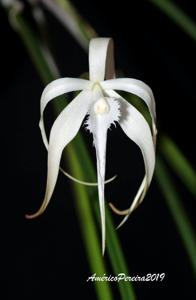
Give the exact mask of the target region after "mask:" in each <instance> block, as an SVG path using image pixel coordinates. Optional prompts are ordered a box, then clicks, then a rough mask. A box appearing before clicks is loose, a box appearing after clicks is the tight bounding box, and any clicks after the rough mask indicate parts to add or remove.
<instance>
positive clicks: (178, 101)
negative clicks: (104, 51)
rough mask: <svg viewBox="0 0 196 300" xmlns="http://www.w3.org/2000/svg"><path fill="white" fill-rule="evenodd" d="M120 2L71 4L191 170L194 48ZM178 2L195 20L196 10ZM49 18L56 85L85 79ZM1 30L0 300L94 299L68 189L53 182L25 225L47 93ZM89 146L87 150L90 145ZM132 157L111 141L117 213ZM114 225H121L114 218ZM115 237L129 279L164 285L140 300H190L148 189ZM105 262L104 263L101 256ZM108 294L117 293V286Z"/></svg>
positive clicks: (178, 33)
mask: <svg viewBox="0 0 196 300" xmlns="http://www.w3.org/2000/svg"><path fill="white" fill-rule="evenodd" d="M127 2H128V1H120V3H119V2H117V1H113V3H112V4H111V5H106V3H107V4H108V2H106V1H103V0H99V1H93V3H92V1H79V0H78V1H73V3H74V4H75V5H76V7H77V8H78V9H79V11H80V12H81V14H82V15H83V16H84V17H85V18H86V19H87V20H88V21H89V22H90V23H91V24H92V26H93V27H94V28H95V29H96V31H97V32H98V34H99V35H100V36H112V37H113V38H114V42H115V57H116V65H117V69H118V70H120V71H123V73H124V74H125V76H126V77H133V78H138V79H141V80H143V81H144V82H146V83H147V84H149V86H151V88H152V90H153V92H154V94H155V98H156V103H157V114H158V120H159V130H160V132H162V131H164V132H167V133H168V134H169V135H170V136H171V137H172V138H173V139H174V140H175V141H176V143H177V144H178V146H179V147H180V149H181V150H182V151H183V152H184V153H185V155H186V156H187V157H188V159H189V161H190V162H191V163H192V164H193V165H195V155H194V154H195V130H194V127H193V126H194V123H195V122H194V118H195V109H194V108H195V105H194V103H195V70H196V62H195V53H196V45H195V43H194V41H193V40H192V39H191V38H189V37H188V36H187V35H186V34H185V33H183V32H182V30H181V29H179V28H178V27H177V26H176V25H175V24H173V22H172V21H170V20H169V19H168V18H167V17H166V16H165V15H163V14H162V13H161V12H160V11H158V10H157V9H156V8H155V7H154V6H153V5H152V4H150V3H149V2H148V1H142V0H139V1H130V2H129V4H128V3H127ZM187 2H188V3H187ZM178 3H179V4H180V5H181V7H182V8H183V9H184V10H185V11H186V12H187V13H188V14H189V15H190V16H191V17H192V18H195V10H194V1H182V2H178ZM46 16H47V20H48V23H49V24H48V26H49V30H50V34H51V35H50V41H51V43H52V50H53V53H54V54H55V57H56V59H57V64H58V67H59V69H60V71H61V74H62V76H69V77H71V76H73V77H78V76H80V74H81V73H83V72H85V71H88V58H87V55H86V54H85V53H84V51H83V50H82V49H81V48H80V47H79V46H78V44H77V43H76V42H75V40H74V39H72V37H71V36H70V35H69V34H68V33H67V32H66V31H65V30H64V29H63V28H62V27H61V25H60V24H59V23H58V22H57V21H56V20H55V19H54V18H53V16H51V15H50V14H49V13H48V12H46ZM0 22H1V23H0V25H1V26H0V30H1V32H0V34H1V39H2V43H1V56H0V60H1V75H2V78H1V84H2V85H1V123H2V124H1V135H0V137H1V158H2V162H1V173H2V190H1V212H2V213H1V220H2V227H1V229H2V234H1V237H2V243H1V245H2V246H1V247H2V250H3V254H2V266H4V268H2V269H1V270H2V275H3V278H4V279H5V283H4V281H3V287H5V292H6V293H5V296H4V297H3V298H2V299H13V297H14V298H20V299H38V298H42V299H46V298H48V297H49V296H50V298H52V299H66V298H68V295H71V296H69V298H70V297H71V298H75V297H76V296H77V295H78V293H80V295H81V296H82V297H84V298H85V299H92V298H93V297H94V298H95V295H94V290H93V285H92V284H90V283H86V279H87V277H88V276H90V274H91V271H90V270H89V268H88V262H87V259H86V256H85V252H84V247H83V241H82V238H81V233H80V228H79V227H80V226H79V224H78V221H77V215H76V210H75V206H74V198H73V197H72V195H71V189H70V187H69V181H68V180H67V179H65V178H64V177H63V176H62V175H61V174H60V175H59V179H58V183H57V186H56V189H55V193H54V195H53V199H52V201H51V204H50V205H49V208H48V210H47V211H46V213H45V214H44V215H43V216H42V217H40V218H38V219H36V220H34V221H28V220H25V218H24V214H25V213H26V212H29V211H34V210H36V208H37V207H38V206H39V204H40V201H41V199H42V197H43V193H44V188H45V186H44V185H45V178H46V161H47V153H46V151H45V149H44V146H43V144H42V141H41V136H40V132H39V128H38V121H39V99H40V95H41V92H42V90H43V88H44V85H43V84H42V83H41V81H40V79H39V77H38V75H37V73H36V71H35V69H34V67H33V65H32V64H31V61H30V59H29V56H28V54H27V52H26V50H25V48H24V47H23V45H22V43H21V40H20V38H19V36H18V35H17V33H15V32H14V31H13V30H12V29H11V27H10V25H9V23H8V20H7V16H6V14H5V12H4V11H3V9H1V10H0ZM86 139H87V136H86ZM88 140H89V147H91V142H92V139H91V137H90V138H89V137H88ZM93 151H94V150H93V148H92V156H94V152H93ZM138 152H139V151H138V149H137V147H135V146H134V145H133V144H132V143H130V142H129V141H127V139H126V137H125V136H123V135H122V132H121V131H120V129H119V128H117V130H116V131H115V130H113V131H112V132H110V133H109V142H108V154H109V155H108V164H107V174H108V176H110V175H113V174H115V173H118V175H119V178H118V179H117V180H116V182H115V183H113V184H111V187H108V188H107V189H106V196H107V198H109V199H114V202H115V201H116V203H118V205H119V206H120V207H123V205H124V204H122V203H125V202H126V203H127V204H128V199H130V196H131V195H132V196H133V195H134V192H135V191H136V189H137V186H138V184H139V181H140V179H141V178H142V174H143V166H142V157H141V155H140V153H138ZM175 182H176V185H177V187H178V189H179V191H180V194H181V196H182V200H183V205H184V207H185V208H186V210H187V212H188V215H189V217H190V220H191V222H193V221H194V205H193V203H194V199H193V197H192V196H191V195H190V194H189V193H188V191H187V190H186V189H185V188H184V187H183V185H182V184H181V182H180V180H178V178H175ZM132 196H131V197H132ZM115 199H116V200H115ZM118 199H119V200H118ZM122 199H127V200H126V201H124V200H122ZM125 207H126V205H125ZM115 222H117V224H118V222H119V218H115ZM119 237H120V239H121V242H122V247H123V250H124V253H125V256H126V258H127V261H128V266H129V272H130V273H129V274H128V275H130V276H134V275H139V276H143V275H145V274H147V273H162V272H164V273H166V278H165V279H164V281H163V282H148V283H147V282H146V283H140V282H136V283H135V284H134V286H135V289H136V294H137V296H138V300H141V299H142V300H143V299H148V298H150V299H168V298H173V299H193V295H194V294H193V293H194V286H193V275H192V270H191V267H190V263H189V260H188V258H187V255H186V252H185V250H184V247H183V244H182V241H181V238H180V236H179V234H178V231H177V229H176V226H175V223H174V221H173V219H172V216H171V214H170V212H169V210H168V208H167V206H166V203H165V200H164V198H163V197H162V194H161V192H160V190H159V189H158V186H157V182H156V181H155V180H153V183H152V186H151V188H150V190H149V192H148V195H147V197H146V199H145V201H144V203H143V204H142V205H141V207H140V208H138V210H137V211H136V212H135V213H134V214H133V216H132V217H130V219H129V221H128V222H127V223H126V225H124V227H122V229H121V230H120V231H119ZM105 259H106V262H107V252H106V258H105ZM112 286H113V288H114V289H116V284H112ZM116 299H118V296H116Z"/></svg>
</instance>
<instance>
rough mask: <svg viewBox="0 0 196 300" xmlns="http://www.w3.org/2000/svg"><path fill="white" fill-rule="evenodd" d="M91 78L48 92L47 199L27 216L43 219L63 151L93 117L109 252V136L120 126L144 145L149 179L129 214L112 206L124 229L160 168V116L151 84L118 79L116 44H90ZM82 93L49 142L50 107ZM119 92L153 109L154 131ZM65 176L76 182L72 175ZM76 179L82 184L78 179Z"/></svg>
mask: <svg viewBox="0 0 196 300" xmlns="http://www.w3.org/2000/svg"><path fill="white" fill-rule="evenodd" d="M89 77H90V78H89V80H84V79H75V78H61V79H57V80H55V81H53V82H51V83H50V84H48V85H47V87H46V88H45V89H44V91H43V93H42V97H41V119H40V129H41V133H42V138H43V141H44V144H45V146H46V148H47V149H48V175H47V184H46V192H45V197H44V200H43V203H42V205H41V207H40V209H39V210H38V211H37V212H36V213H35V214H32V215H27V218H34V217H37V216H39V215H40V214H42V213H43V212H44V210H45V209H46V207H47V205H48V203H49V201H50V199H51V197H52V194H53V191H54V188H55V185H56V181H57V177H58V172H59V168H60V160H61V156H62V152H63V149H64V148H65V147H66V146H67V144H68V143H70V142H71V141H72V140H73V138H74V137H75V136H76V134H77V133H78V131H79V129H80V127H81V125H82V123H83V121H84V118H85V116H86V115H88V119H87V120H86V122H85V124H86V126H87V128H88V129H89V131H90V132H91V133H92V134H93V140H94V146H95V149H96V157H97V178H98V195H99V207H100V215H101V228H102V252H103V253H104V249H105V204H104V185H105V165H106V142H107V131H108V129H109V128H110V126H111V124H114V123H115V122H118V123H119V125H120V126H121V128H122V130H123V131H124V133H125V134H126V135H127V136H128V138H130V139H131V140H132V141H134V142H135V143H136V144H137V145H138V146H139V148H140V150H141V152H142V155H143V159H144V166H145V176H144V179H143V181H142V183H141V185H140V187H139V190H138V192H137V194H136V196H135V199H134V200H133V202H132V205H131V206H130V208H128V209H127V210H125V211H119V210H118V209H116V208H115V207H114V206H113V205H111V207H112V209H113V210H114V211H115V212H117V213H119V214H125V217H124V219H123V221H122V222H121V224H120V225H122V224H123V223H124V222H125V221H126V220H127V218H128V216H129V215H130V213H131V212H132V211H133V210H134V209H135V208H136V207H137V206H138V205H139V204H140V203H141V202H142V200H143V198H144V196H145V194H146V191H147V189H148V187H149V185H150V182H151V180H152V176H153V172H154V167H155V144H156V133H157V132H156V124H155V122H156V112H155V101H154V97H153V93H152V91H151V89H150V88H149V87H148V86H147V85H146V84H145V83H143V82H142V81H139V80H136V79H130V78H122V79H115V71H114V60H113V40H112V39H110V38H95V39H92V40H91V41H90V45H89ZM79 90H81V92H80V93H79V94H78V95H77V96H76V97H75V98H74V99H73V101H72V102H71V103H69V104H68V105H67V106H66V107H65V108H64V109H63V110H62V112H61V113H60V114H59V116H58V117H57V119H56V120H55V122H54V124H53V126H52V128H51V132H50V137H49V143H48V141H47V137H46V133H45V128H44V123H43V113H44V110H45V108H46V105H47V104H48V103H49V102H50V101H51V100H52V99H54V98H55V97H57V96H60V95H62V94H65V93H68V92H73V91H79ZM114 90H120V91H126V92H129V93H132V94H135V95H137V96H138V97H139V98H141V99H142V100H143V101H144V102H145V103H146V104H147V106H148V109H149V112H150V114H151V118H152V129H150V127H149V125H148V123H147V122H146V120H145V119H144V117H143V116H142V114H141V113H140V112H139V111H138V110H137V109H136V108H135V107H134V106H133V105H131V104H130V103H128V102H127V101H126V100H125V99H123V98H122V97H121V96H120V95H119V94H118V93H117V92H115V91H114ZM64 173H65V175H67V176H69V177H70V175H69V174H68V173H66V172H64ZM71 178H72V179H74V180H76V179H75V178H74V177H71ZM76 181H77V180H76ZM78 181H79V180H78ZM79 182H80V183H84V184H88V183H85V182H81V181H79ZM120 225H119V226H120Z"/></svg>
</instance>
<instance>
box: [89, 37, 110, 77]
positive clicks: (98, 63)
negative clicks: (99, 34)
mask: <svg viewBox="0 0 196 300" xmlns="http://www.w3.org/2000/svg"><path fill="white" fill-rule="evenodd" d="M113 57H114V55H113V40H112V39H111V38H94V39H92V40H91V41H90V45H89V78H90V80H91V81H93V82H98V81H102V80H104V79H105V78H106V79H111V78H114V77H115V70H114V59H113Z"/></svg>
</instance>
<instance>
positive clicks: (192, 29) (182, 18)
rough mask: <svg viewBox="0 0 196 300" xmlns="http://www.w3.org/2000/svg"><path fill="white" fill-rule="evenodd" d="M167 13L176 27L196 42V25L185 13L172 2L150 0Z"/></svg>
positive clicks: (167, 0)
mask: <svg viewBox="0 0 196 300" xmlns="http://www.w3.org/2000/svg"><path fill="white" fill-rule="evenodd" d="M149 1H150V2H152V3H153V4H154V5H155V6H156V7H157V8H158V9H160V10H161V11H162V12H163V13H165V14H166V15H167V16H168V17H169V18H170V19H171V20H172V21H173V22H174V23H176V25H178V26H179V27H180V28H181V29H182V30H183V31H184V32H185V33H186V34H188V35H189V36H190V37H191V38H192V39H193V40H194V41H196V23H195V22H194V21H193V20H192V19H191V18H190V17H189V16H188V15H186V14H185V12H184V11H183V10H182V9H181V8H180V7H179V6H177V5H176V4H175V3H174V2H173V1H170V0H149Z"/></svg>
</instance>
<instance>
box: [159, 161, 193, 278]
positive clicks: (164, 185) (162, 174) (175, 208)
mask: <svg viewBox="0 0 196 300" xmlns="http://www.w3.org/2000/svg"><path fill="white" fill-rule="evenodd" d="M156 178H157V181H158V184H159V186H160V188H161V191H162V193H163V195H164V198H165V200H166V204H167V206H168V208H169V211H170V213H171V214H172V216H173V219H174V221H175V223H176V225H177V228H178V232H179V233H180V236H181V238H182V241H183V243H184V247H185V249H186V251H187V254H188V257H189V260H190V262H191V266H192V268H193V271H194V273H195V274H196V237H195V234H194V231H193V229H192V226H191V223H190V221H189V219H188V216H187V215H186V213H185V210H184V208H183V206H182V204H181V203H182V200H181V199H180V196H179V194H178V193H177V190H176V188H175V184H174V182H173V181H172V178H171V176H170V174H169V172H168V170H167V168H166V166H165V165H164V163H163V161H162V160H161V159H160V158H157V163H156Z"/></svg>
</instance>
